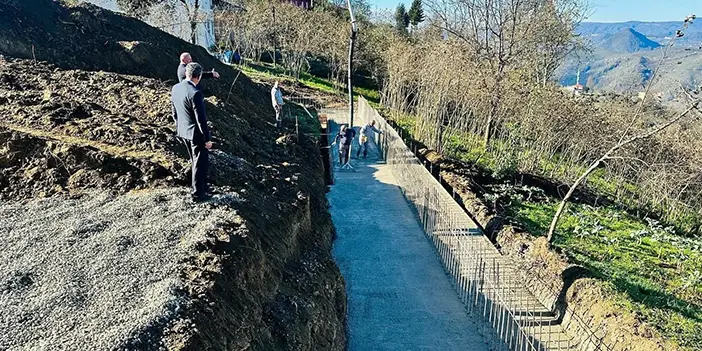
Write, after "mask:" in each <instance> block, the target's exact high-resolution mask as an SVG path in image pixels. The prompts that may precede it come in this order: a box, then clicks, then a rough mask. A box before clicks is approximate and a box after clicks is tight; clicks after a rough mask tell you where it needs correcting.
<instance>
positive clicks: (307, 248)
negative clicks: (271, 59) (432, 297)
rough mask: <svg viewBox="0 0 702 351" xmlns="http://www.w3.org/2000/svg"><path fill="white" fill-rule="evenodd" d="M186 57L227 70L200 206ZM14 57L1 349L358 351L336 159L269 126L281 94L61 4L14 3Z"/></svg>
mask: <svg viewBox="0 0 702 351" xmlns="http://www.w3.org/2000/svg"><path fill="white" fill-rule="evenodd" d="M32 49H33V50H32ZM182 51H189V52H191V53H193V56H194V57H195V59H196V60H198V61H199V62H201V63H202V64H203V65H204V66H205V68H212V67H214V68H216V69H217V70H218V71H220V72H221V75H222V77H221V79H219V80H210V81H206V82H205V83H204V89H205V92H206V95H207V107H206V108H207V111H208V118H209V120H210V124H211V128H212V131H213V135H214V141H215V147H216V150H215V151H214V152H213V153H212V154H211V156H210V160H211V163H212V167H211V172H210V182H211V185H212V186H213V188H214V190H216V192H217V193H218V195H216V196H215V198H214V199H213V200H212V201H210V202H208V203H205V204H202V205H197V206H196V205H195V204H193V203H192V202H190V201H189V200H186V199H187V189H186V186H187V184H188V181H189V176H190V175H189V165H188V161H187V159H186V152H185V149H184V147H183V146H182V145H181V144H180V143H179V142H178V141H177V140H176V139H175V138H174V137H173V134H174V129H173V121H172V119H171V116H170V105H169V102H168V99H169V91H170V84H171V83H172V81H171V80H172V79H174V78H175V77H174V76H175V69H176V67H177V58H178V54H179V53H180V52H182ZM0 54H1V55H3V56H4V58H0V211H2V213H3V219H2V221H0V228H3V232H5V233H6V234H4V236H3V238H2V243H3V245H2V247H3V248H7V247H11V248H12V249H11V250H8V252H6V254H3V255H1V256H0V275H2V276H3V278H1V279H0V310H2V311H3V317H2V318H1V319H0V320H1V322H0V335H1V337H0V350H1V349H13V350H14V349H17V350H25V349H27V350H28V349H32V350H61V349H75V348H76V347H78V348H80V349H146V350H149V349H154V350H155V349H163V348H165V349H173V350H239V349H251V350H271V349H275V350H340V349H343V348H344V347H345V340H346V339H345V332H344V319H345V309H346V301H345V300H346V299H345V295H344V291H345V289H344V282H343V279H342V277H341V275H340V274H339V271H338V268H337V267H336V266H335V264H334V263H333V261H332V259H331V241H332V238H333V226H332V223H331V219H330V216H329V214H328V212H327V206H328V205H327V202H326V198H325V196H324V193H325V185H324V179H323V164H322V161H321V156H320V153H319V150H318V147H317V145H316V144H315V141H314V140H310V139H309V138H306V137H304V136H301V137H300V138H298V137H296V136H295V135H293V134H289V133H284V134H282V135H281V134H280V133H278V132H277V131H276V130H275V128H274V127H272V126H271V125H270V122H272V121H273V119H274V116H273V115H272V114H271V113H270V112H271V111H270V108H269V97H268V92H269V87H266V86H263V85H260V84H255V83H253V82H252V81H251V80H249V79H248V78H247V77H246V76H245V75H244V74H242V75H241V76H239V78H238V79H237V81H236V83H235V84H234V85H233V87H232V85H231V84H232V81H233V80H234V77H236V76H237V75H236V74H237V72H236V71H234V70H232V69H231V68H229V67H227V66H225V65H222V64H219V63H218V62H217V61H216V60H215V59H214V58H212V57H210V56H209V55H207V54H206V53H205V51H204V50H203V49H202V48H198V47H195V46H192V45H190V44H188V43H186V42H184V41H182V40H180V39H177V38H175V37H172V36H170V35H168V34H165V33H163V32H161V31H159V30H157V29H155V28H153V27H150V26H148V25H146V24H144V23H142V22H140V21H137V20H135V19H132V18H126V17H123V16H120V15H118V14H114V13H111V12H109V11H104V10H101V9H99V8H97V7H94V6H90V5H79V6H75V7H66V6H63V5H60V4H58V3H56V2H53V1H50V0H29V1H27V0H0ZM35 56H36V61H35V59H34V57H35ZM46 61H48V62H46ZM230 88H231V95H230V94H229V90H230ZM5 214H7V216H6V215H5ZM198 215H199V216H200V217H198ZM138 262H150V263H148V264H146V263H145V264H135V263H138ZM119 301H129V303H117V302H119ZM6 311H9V313H4V312H6ZM70 340H75V341H76V342H77V344H75V345H71V342H69V341H70ZM79 344H80V345H83V346H85V347H79Z"/></svg>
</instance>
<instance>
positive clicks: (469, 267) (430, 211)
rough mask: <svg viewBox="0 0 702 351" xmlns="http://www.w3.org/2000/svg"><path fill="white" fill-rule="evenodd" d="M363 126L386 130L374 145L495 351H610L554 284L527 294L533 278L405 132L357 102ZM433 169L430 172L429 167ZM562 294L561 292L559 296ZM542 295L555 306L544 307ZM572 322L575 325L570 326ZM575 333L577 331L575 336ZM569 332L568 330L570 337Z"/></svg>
mask: <svg viewBox="0 0 702 351" xmlns="http://www.w3.org/2000/svg"><path fill="white" fill-rule="evenodd" d="M357 118H358V123H360V124H365V123H368V122H370V121H371V120H375V121H376V126H377V127H378V128H379V129H380V130H382V131H383V133H382V134H380V135H376V137H375V138H376V139H375V142H376V144H377V146H378V148H379V150H380V153H381V157H382V159H383V160H385V161H386V163H387V164H388V165H389V166H390V169H391V172H392V173H393V175H394V177H395V179H396V182H397V183H398V185H399V187H400V189H401V191H402V193H403V195H404V196H405V198H406V199H407V201H408V202H409V203H410V204H411V206H412V207H413V208H414V210H415V213H416V214H417V216H418V219H419V221H420V223H421V225H422V226H423V229H424V232H425V234H426V235H427V238H428V239H429V240H430V241H431V242H432V243H433V245H434V248H435V249H436V252H437V254H438V256H439V257H440V259H441V262H442V263H443V265H444V268H445V270H446V272H447V273H448V275H449V276H450V277H451V280H452V283H453V285H454V287H455V289H456V291H457V292H458V295H459V297H460V298H461V300H462V301H463V303H464V304H465V306H466V310H467V311H468V312H469V313H470V314H472V315H476V316H480V317H481V318H479V319H480V320H481V321H482V324H481V326H482V328H484V333H486V334H491V335H493V336H494V338H491V339H492V340H494V341H493V345H491V346H492V348H493V349H494V350H519V351H522V350H524V351H531V350H538V351H541V350H584V351H605V350H611V349H612V348H611V347H610V346H608V345H606V344H605V342H604V339H605V334H604V331H605V329H604V327H602V328H599V329H597V332H593V331H592V328H589V327H587V323H588V322H589V321H587V320H585V319H583V318H581V317H580V316H578V315H576V314H575V311H574V310H573V309H572V308H567V309H566V312H565V313H566V314H565V315H556V303H555V301H556V300H557V299H556V298H555V297H554V295H553V294H554V291H552V289H557V288H556V287H555V286H550V285H545V288H544V289H542V290H540V291H538V296H537V295H535V294H534V293H532V292H531V291H530V289H529V288H528V286H529V285H530V284H528V282H532V281H534V280H533V277H530V276H528V275H527V274H526V273H525V271H524V270H521V269H516V268H517V267H516V266H515V264H514V263H513V262H511V261H508V260H507V258H505V257H503V256H502V255H501V254H500V253H499V252H498V251H497V249H495V247H494V246H493V245H492V243H491V242H490V241H489V240H488V239H487V238H486V237H485V236H484V235H483V233H482V232H481V231H480V229H478V228H479V226H477V225H476V223H475V222H474V221H473V220H472V219H471V218H470V217H469V216H468V215H467V214H466V212H465V211H464V209H463V208H462V207H460V206H459V205H458V203H457V202H456V201H455V200H454V199H455V198H456V194H455V193H453V194H451V193H448V192H447V191H446V190H445V189H444V188H443V187H442V185H441V184H442V179H441V173H440V172H439V173H438V174H439V175H438V177H439V181H438V182H437V180H436V179H435V178H434V174H435V172H433V170H431V169H427V167H426V166H425V164H423V163H422V162H421V161H420V160H419V159H418V158H417V157H416V156H415V153H414V152H413V151H412V150H410V148H408V147H407V145H406V144H405V142H404V141H403V139H402V138H401V137H400V135H399V134H398V133H397V132H396V131H395V130H394V129H393V128H392V126H391V125H390V124H388V122H387V121H386V120H385V119H384V118H383V117H382V116H380V114H379V113H378V112H377V111H376V110H374V109H373V108H371V107H370V105H369V104H368V103H367V101H366V100H365V99H363V98H362V97H359V102H358V113H357ZM429 167H432V166H431V165H429ZM556 293H560V292H556ZM544 296H550V297H551V298H549V299H547V300H550V302H547V303H545V304H544V303H542V301H543V300H544ZM573 322H575V323H577V324H578V325H577V326H576V325H572V323H573ZM576 330H577V332H573V331H576ZM569 331H570V332H569Z"/></svg>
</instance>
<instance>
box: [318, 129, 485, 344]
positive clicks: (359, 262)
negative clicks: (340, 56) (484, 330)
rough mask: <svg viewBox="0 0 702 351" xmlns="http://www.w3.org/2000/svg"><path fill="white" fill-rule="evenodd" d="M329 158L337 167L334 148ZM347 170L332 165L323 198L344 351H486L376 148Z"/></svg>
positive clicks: (473, 323) (356, 160) (480, 337)
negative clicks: (332, 235)
mask: <svg viewBox="0 0 702 351" xmlns="http://www.w3.org/2000/svg"><path fill="white" fill-rule="evenodd" d="M329 117H330V119H333V117H334V116H333V115H330V116H329ZM338 117H340V118H339V119H338V120H343V119H342V118H343V117H341V116H338ZM357 145H358V144H354V147H356V146H357ZM353 152H354V154H355V150H354V151H353ZM332 153H333V156H334V161H335V162H338V151H337V150H336V148H334V149H333V150H332ZM354 156H355V155H354ZM352 165H353V166H354V167H355V170H354V171H347V170H340V169H339V165H338V164H335V167H336V169H335V184H334V185H333V186H332V188H331V191H330V192H329V194H328V199H329V202H330V205H331V209H330V210H331V214H332V219H333V221H334V225H335V226H336V230H337V239H336V242H335V245H334V255H335V258H336V261H337V263H338V265H339V267H340V268H341V272H342V274H343V276H344V278H345V279H346V289H347V295H348V332H349V338H348V339H349V350H351V351H365V350H403V351H404V350H463V351H465V350H469V351H482V350H488V349H489V348H488V346H487V344H486V342H485V339H484V338H483V336H482V335H481V334H480V332H479V330H480V327H479V325H478V322H477V321H476V322H474V321H473V320H471V319H470V318H469V316H468V314H467V313H466V312H465V307H464V305H463V303H462V302H461V301H460V299H459V298H458V295H457V294H456V292H455V290H454V289H453V287H452V286H451V284H450V280H449V277H448V276H447V275H446V274H445V272H444V269H443V267H442V265H441V263H440V261H439V259H438V258H437V256H436V253H435V252H434V250H433V247H432V245H431V243H430V242H429V241H428V240H427V239H426V237H425V234H424V233H423V231H422V228H421V227H420V225H419V223H418V221H417V218H416V217H415V215H414V213H413V211H412V210H411V208H410V207H409V205H408V204H407V202H406V201H405V199H404V198H403V196H402V194H401V193H400V190H399V189H398V187H397V186H396V184H395V180H394V178H393V176H392V174H391V173H390V172H389V169H388V168H387V166H384V165H382V164H378V162H377V150H376V149H374V148H373V149H372V150H370V152H369V158H368V159H367V160H364V159H354V160H352Z"/></svg>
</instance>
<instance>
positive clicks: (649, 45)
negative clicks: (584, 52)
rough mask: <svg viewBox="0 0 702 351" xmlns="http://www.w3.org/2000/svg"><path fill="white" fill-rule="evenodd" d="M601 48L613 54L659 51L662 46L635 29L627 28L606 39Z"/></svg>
mask: <svg viewBox="0 0 702 351" xmlns="http://www.w3.org/2000/svg"><path fill="white" fill-rule="evenodd" d="M600 47H601V48H603V49H605V50H609V51H612V52H618V53H633V52H638V51H647V50H654V49H658V48H659V47H661V44H658V43H657V42H655V41H653V40H651V39H648V38H647V37H646V36H645V35H643V34H641V33H639V32H637V31H635V30H634V29H633V28H626V29H624V30H622V31H620V32H618V33H616V34H614V35H612V36H611V37H609V38H608V39H606V40H605V41H604V42H603V43H602V44H601V45H600Z"/></svg>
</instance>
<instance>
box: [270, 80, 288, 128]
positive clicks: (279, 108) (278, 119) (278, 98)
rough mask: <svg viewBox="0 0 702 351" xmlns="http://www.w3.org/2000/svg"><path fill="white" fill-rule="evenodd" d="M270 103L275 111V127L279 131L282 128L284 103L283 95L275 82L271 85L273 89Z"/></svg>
mask: <svg viewBox="0 0 702 351" xmlns="http://www.w3.org/2000/svg"><path fill="white" fill-rule="evenodd" d="M271 102H272V103H273V109H274V110H275V126H276V127H278V129H280V128H282V127H283V118H282V116H283V114H282V112H283V105H285V103H284V102H283V94H282V93H281V92H280V88H279V87H278V82H277V81H276V82H275V84H273V89H271Z"/></svg>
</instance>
